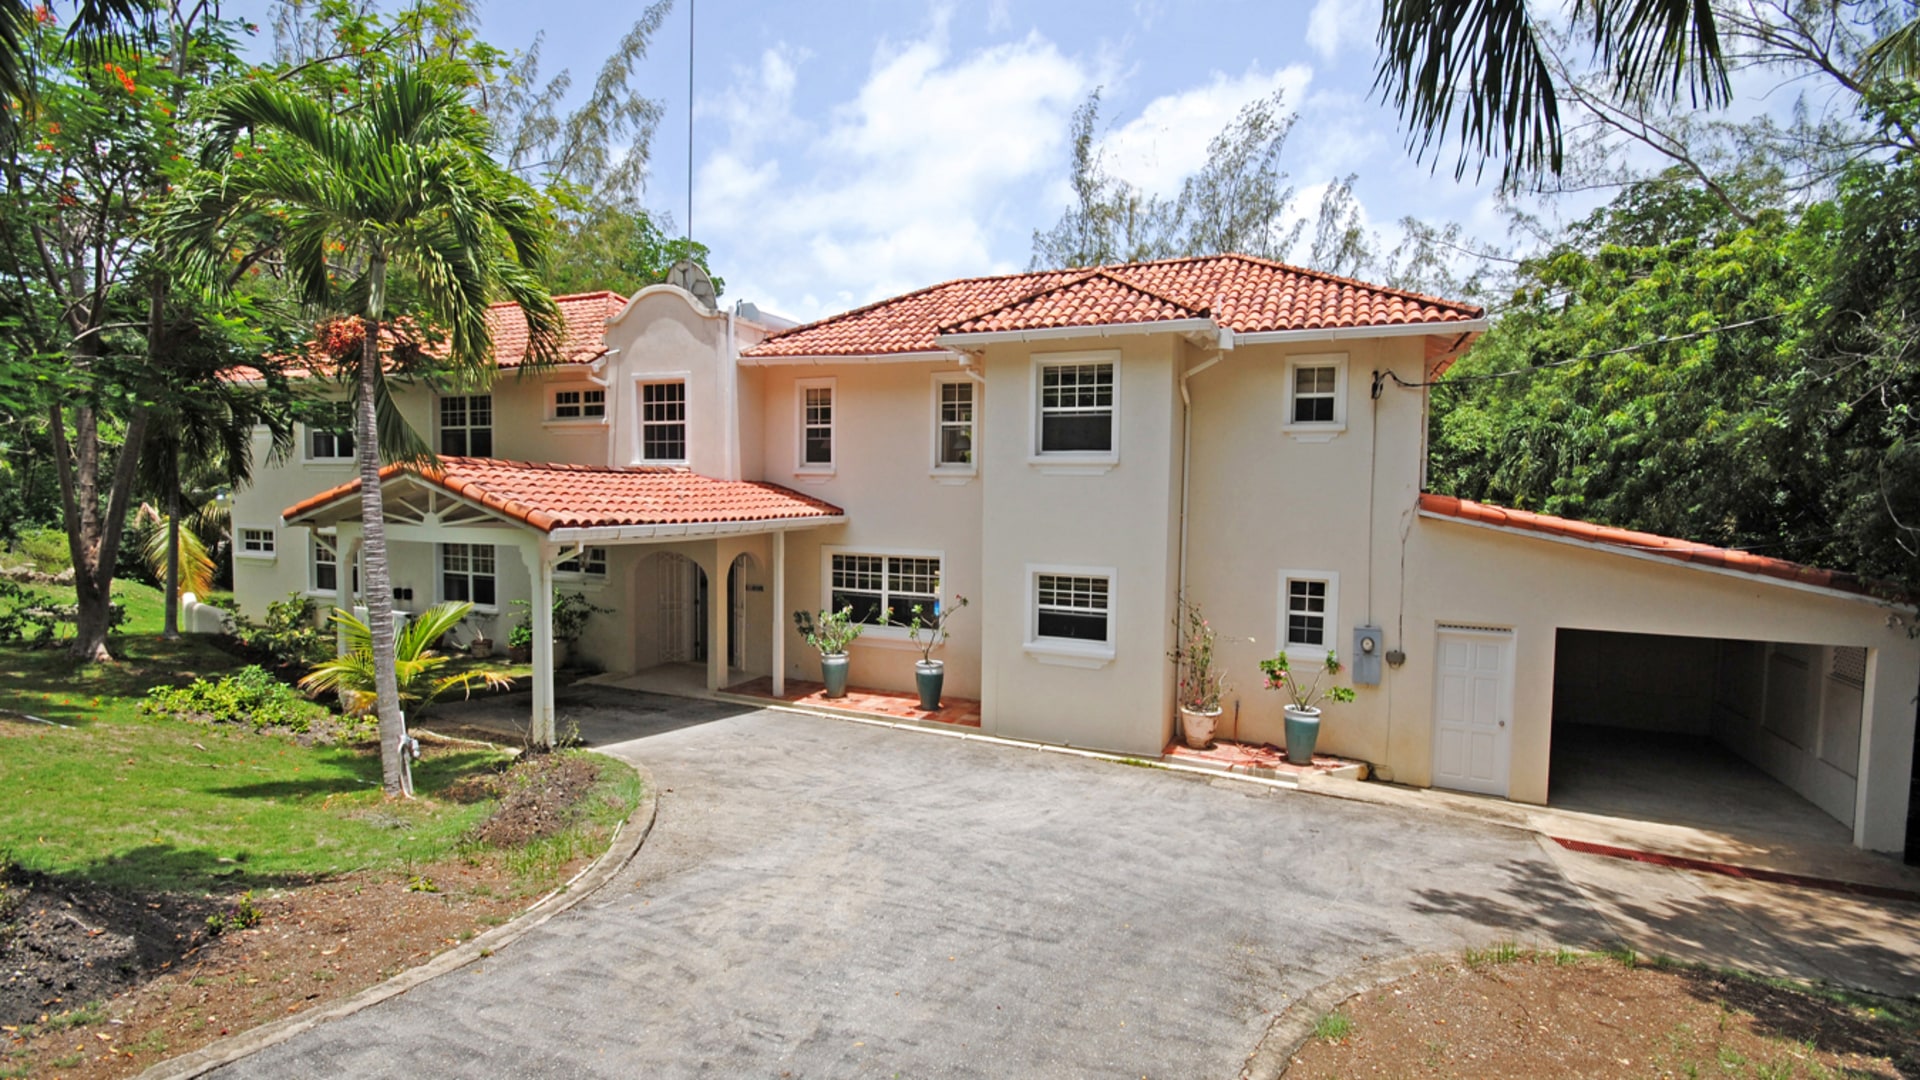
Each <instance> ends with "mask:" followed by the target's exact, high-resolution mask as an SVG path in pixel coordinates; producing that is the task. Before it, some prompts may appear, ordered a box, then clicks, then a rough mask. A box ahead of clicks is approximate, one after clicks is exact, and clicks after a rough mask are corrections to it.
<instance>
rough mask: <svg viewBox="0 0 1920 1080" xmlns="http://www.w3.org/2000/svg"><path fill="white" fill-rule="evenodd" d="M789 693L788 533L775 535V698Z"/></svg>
mask: <svg viewBox="0 0 1920 1080" xmlns="http://www.w3.org/2000/svg"><path fill="white" fill-rule="evenodd" d="M786 693H787V533H786V530H784V529H775V530H774V533H773V696H774V697H784V696H786Z"/></svg>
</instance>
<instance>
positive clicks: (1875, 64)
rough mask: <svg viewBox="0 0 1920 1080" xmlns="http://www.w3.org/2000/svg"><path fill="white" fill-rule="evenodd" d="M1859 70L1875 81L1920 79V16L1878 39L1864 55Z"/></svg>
mask: <svg viewBox="0 0 1920 1080" xmlns="http://www.w3.org/2000/svg"><path fill="white" fill-rule="evenodd" d="M1859 74H1861V75H1862V76H1864V77H1866V78H1867V79H1870V80H1872V81H1875V82H1885V81H1894V80H1908V81H1911V80H1914V79H1920V17H1916V18H1913V19H1909V20H1908V21H1907V22H1905V23H1902V24H1901V25H1900V26H1898V27H1896V28H1894V29H1893V30H1891V31H1889V32H1888V33H1887V35H1886V36H1885V37H1883V38H1881V39H1880V40H1879V41H1876V42H1874V43H1873V47H1872V48H1870V49H1868V50H1867V52H1866V55H1865V56H1862V57H1861V58H1860V71H1859Z"/></svg>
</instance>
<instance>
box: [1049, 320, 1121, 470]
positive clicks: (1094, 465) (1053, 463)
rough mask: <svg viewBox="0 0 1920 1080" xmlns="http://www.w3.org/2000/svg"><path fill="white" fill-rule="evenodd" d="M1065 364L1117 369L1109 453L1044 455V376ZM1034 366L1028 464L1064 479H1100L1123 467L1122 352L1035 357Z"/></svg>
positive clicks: (1054, 453) (1111, 351) (1057, 451)
mask: <svg viewBox="0 0 1920 1080" xmlns="http://www.w3.org/2000/svg"><path fill="white" fill-rule="evenodd" d="M1062 364H1112V365H1113V425H1112V427H1111V429H1110V431H1111V433H1112V436H1111V437H1112V446H1111V448H1110V449H1108V450H1107V451H1106V452H1105V453H1089V452H1086V451H1080V450H1074V451H1061V450H1054V451H1049V452H1042V451H1041V449H1040V419H1041V416H1042V410H1041V407H1040V402H1041V392H1040V378H1041V373H1042V372H1043V371H1045V370H1046V369H1047V368H1049V367H1054V366H1058V365H1062ZM1030 365H1031V367H1032V372H1031V374H1030V375H1029V377H1028V387H1027V412H1028V417H1027V439H1028V443H1027V448H1028V453H1027V464H1029V465H1031V466H1033V467H1034V468H1036V469H1038V470H1039V471H1040V472H1041V473H1043V474H1051V475H1060V476H1087V475H1091V476H1097V475H1099V474H1101V473H1105V472H1109V471H1111V470H1112V469H1113V467H1114V466H1115V465H1118V464H1120V382H1121V367H1120V350H1118V349H1100V350H1096V351H1093V352H1057V353H1034V354H1033V356H1032V358H1031V361H1030Z"/></svg>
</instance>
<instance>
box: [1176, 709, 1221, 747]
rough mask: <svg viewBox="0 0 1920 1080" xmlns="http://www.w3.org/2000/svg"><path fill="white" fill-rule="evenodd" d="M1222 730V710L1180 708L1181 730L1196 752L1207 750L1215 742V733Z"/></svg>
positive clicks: (1188, 743)
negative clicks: (1208, 745)
mask: <svg viewBox="0 0 1920 1080" xmlns="http://www.w3.org/2000/svg"><path fill="white" fill-rule="evenodd" d="M1219 729H1220V710H1219V709H1207V710H1205V711H1202V710H1199V709H1189V708H1187V707H1186V706H1185V705H1182V706H1180V730H1181V732H1182V733H1183V734H1184V736H1185V737H1186V740H1187V745H1188V746H1190V747H1192V748H1193V749H1195V750H1205V749H1206V748H1207V744H1209V743H1211V742H1213V733H1214V732H1216V731H1218V730H1219Z"/></svg>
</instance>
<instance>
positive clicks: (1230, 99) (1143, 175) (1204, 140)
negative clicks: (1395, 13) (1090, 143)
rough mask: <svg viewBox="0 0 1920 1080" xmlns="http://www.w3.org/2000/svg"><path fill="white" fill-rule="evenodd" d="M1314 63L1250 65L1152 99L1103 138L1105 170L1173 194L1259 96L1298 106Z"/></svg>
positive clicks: (1101, 145) (1128, 180) (1290, 107)
mask: <svg viewBox="0 0 1920 1080" xmlns="http://www.w3.org/2000/svg"><path fill="white" fill-rule="evenodd" d="M1312 79H1313V70H1312V69H1311V68H1308V67H1305V66H1302V65H1299V64H1292V65H1288V66H1287V67H1283V68H1280V69H1278V70H1276V71H1270V72H1262V71H1260V69H1259V68H1257V67H1256V68H1250V69H1248V71H1247V73H1246V74H1244V75H1241V76H1240V77H1238V78H1229V77H1228V76H1226V75H1225V74H1223V73H1221V72H1214V74H1213V77H1212V78H1211V79H1209V80H1208V81H1207V83H1206V84H1205V85H1203V86H1198V87H1195V88H1193V89H1191V90H1183V91H1181V92H1180V93H1177V94H1168V95H1165V96H1164V97H1157V98H1154V99H1153V100H1152V101H1149V102H1148V103H1147V106H1146V108H1144V109H1142V110H1140V115H1139V116H1137V117H1135V118H1134V119H1132V120H1130V121H1128V122H1127V123H1126V124H1124V125H1122V126H1121V127H1119V128H1117V129H1115V130H1114V131H1112V132H1110V133H1109V134H1107V135H1106V136H1105V137H1104V138H1102V139H1101V140H1100V149H1101V153H1102V155H1103V157H1104V160H1105V163H1106V167H1107V171H1108V172H1110V173H1112V174H1113V175H1115V176H1117V177H1120V178H1121V179H1123V180H1126V181H1127V182H1128V183H1131V184H1133V185H1134V186H1136V187H1139V188H1142V189H1144V190H1146V191H1149V192H1152V193H1154V194H1159V195H1171V194H1173V193H1174V192H1176V191H1178V190H1179V188H1180V181H1182V180H1184V179H1186V178H1187V177H1188V176H1189V175H1191V174H1192V173H1193V172H1194V171H1196V170H1197V169H1199V167H1200V166H1201V165H1202V164H1204V163H1205V162H1206V157H1207V144H1208V143H1209V142H1211V141H1213V137H1214V136H1216V135H1218V134H1220V132H1221V130H1222V129H1223V128H1225V127H1226V126H1227V125H1228V124H1230V123H1232V122H1233V119H1234V117H1236V116H1238V115H1239V114H1240V110H1241V109H1243V108H1245V107H1246V105H1247V104H1248V103H1249V102H1251V101H1253V100H1254V99H1256V98H1261V97H1265V96H1267V95H1269V94H1272V93H1274V92H1275V91H1280V92H1282V94H1283V95H1284V100H1283V104H1284V106H1285V107H1286V108H1288V109H1294V108H1297V107H1298V106H1299V103H1300V102H1301V101H1302V100H1303V99H1304V98H1305V97H1306V92H1307V86H1308V84H1309V83H1310V82H1311V81H1312Z"/></svg>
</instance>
